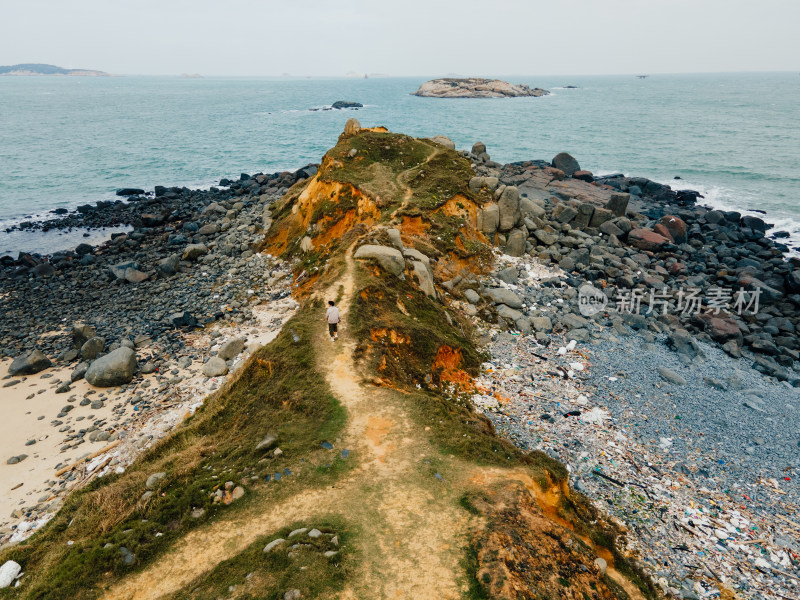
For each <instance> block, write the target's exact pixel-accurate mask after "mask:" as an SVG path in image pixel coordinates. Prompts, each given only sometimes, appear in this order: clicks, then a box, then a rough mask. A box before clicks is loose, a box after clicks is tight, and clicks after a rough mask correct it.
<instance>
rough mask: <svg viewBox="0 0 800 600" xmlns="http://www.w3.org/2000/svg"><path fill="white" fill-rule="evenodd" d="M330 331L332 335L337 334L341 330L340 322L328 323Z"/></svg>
mask: <svg viewBox="0 0 800 600" xmlns="http://www.w3.org/2000/svg"><path fill="white" fill-rule="evenodd" d="M328 331H329V332H330V334H331V337H333V336H335V335H336V334H337V333H338V331H339V324H338V323H328Z"/></svg>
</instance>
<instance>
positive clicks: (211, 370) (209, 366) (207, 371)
mask: <svg viewBox="0 0 800 600" xmlns="http://www.w3.org/2000/svg"><path fill="white" fill-rule="evenodd" d="M227 372H228V365H227V364H226V363H225V361H224V360H222V359H221V358H220V357H219V356H214V357H213V358H209V359H208V361H207V362H206V363H205V364H204V365H203V375H205V376H206V377H220V376H222V375H225V374H226V373H227Z"/></svg>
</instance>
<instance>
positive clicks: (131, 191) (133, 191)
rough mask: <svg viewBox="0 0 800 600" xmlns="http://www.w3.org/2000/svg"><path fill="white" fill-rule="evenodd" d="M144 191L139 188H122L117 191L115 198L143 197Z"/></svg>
mask: <svg viewBox="0 0 800 600" xmlns="http://www.w3.org/2000/svg"><path fill="white" fill-rule="evenodd" d="M143 195H144V190H143V189H141V188H122V189H119V190H117V196H143Z"/></svg>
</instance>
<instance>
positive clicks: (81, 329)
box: [72, 323, 97, 348]
mask: <svg viewBox="0 0 800 600" xmlns="http://www.w3.org/2000/svg"><path fill="white" fill-rule="evenodd" d="M96 333H97V330H96V329H95V328H94V327H92V326H91V325H87V324H86V323H75V324H74V325H73V326H72V347H73V348H80V347H81V346H83V345H84V344H85V343H86V342H87V341H89V339H90V338H93V337H94V336H95V335H96Z"/></svg>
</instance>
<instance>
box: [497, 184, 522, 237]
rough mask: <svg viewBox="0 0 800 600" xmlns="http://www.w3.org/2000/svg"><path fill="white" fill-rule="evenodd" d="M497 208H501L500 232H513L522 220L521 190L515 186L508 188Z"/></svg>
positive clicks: (501, 196) (504, 191)
mask: <svg viewBox="0 0 800 600" xmlns="http://www.w3.org/2000/svg"><path fill="white" fill-rule="evenodd" d="M497 206H499V207H500V226H499V229H500V231H509V230H511V229H512V228H513V227H514V225H516V224H517V221H518V220H519V219H520V210H519V190H518V189H517V188H516V187H514V186H513V185H509V186H506V189H504V190H503V193H502V194H500V199H499V200H498V201H497Z"/></svg>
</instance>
